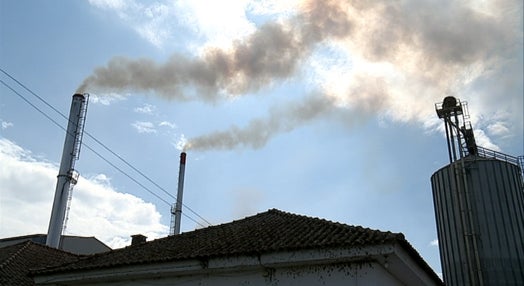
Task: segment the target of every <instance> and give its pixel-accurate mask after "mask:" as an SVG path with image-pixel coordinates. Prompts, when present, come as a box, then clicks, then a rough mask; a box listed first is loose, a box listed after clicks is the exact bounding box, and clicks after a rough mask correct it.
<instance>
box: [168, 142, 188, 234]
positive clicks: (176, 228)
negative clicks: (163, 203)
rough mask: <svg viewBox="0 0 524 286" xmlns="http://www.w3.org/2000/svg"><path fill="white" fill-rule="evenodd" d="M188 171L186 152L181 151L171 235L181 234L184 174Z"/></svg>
mask: <svg viewBox="0 0 524 286" xmlns="http://www.w3.org/2000/svg"><path fill="white" fill-rule="evenodd" d="M185 171H186V152H182V153H180V168H179V170H178V191H177V195H176V203H175V208H174V210H173V208H171V215H172V217H171V231H170V235H177V234H180V221H181V218H182V196H183V194H184V174H185Z"/></svg>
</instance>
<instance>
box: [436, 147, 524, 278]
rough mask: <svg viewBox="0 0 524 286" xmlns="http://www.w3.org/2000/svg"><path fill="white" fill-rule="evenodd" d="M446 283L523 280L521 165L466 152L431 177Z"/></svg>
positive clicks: (523, 246) (523, 237)
mask: <svg viewBox="0 0 524 286" xmlns="http://www.w3.org/2000/svg"><path fill="white" fill-rule="evenodd" d="M431 183H432V187H433V200H434V205H435V216H436V220H437V231H438V238H439V248H440V255H441V262H442V268H443V272H444V282H445V283H446V285H451V286H453V285H524V187H523V182H522V177H521V174H520V169H519V167H518V166H516V165H514V164H511V163H508V162H504V161H500V160H496V159H484V158H479V157H467V158H465V159H462V160H459V161H456V162H454V163H452V164H450V165H448V166H446V167H444V168H442V169H440V170H438V171H437V172H435V174H433V176H432V177H431Z"/></svg>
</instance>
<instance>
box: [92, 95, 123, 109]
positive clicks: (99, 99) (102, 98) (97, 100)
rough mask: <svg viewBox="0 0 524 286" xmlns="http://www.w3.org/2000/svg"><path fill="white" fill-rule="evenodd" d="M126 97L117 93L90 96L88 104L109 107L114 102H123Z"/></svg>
mask: <svg viewBox="0 0 524 286" xmlns="http://www.w3.org/2000/svg"><path fill="white" fill-rule="evenodd" d="M125 99H126V96H125V95H122V94H119V93H114V92H111V93H104V94H90V95H89V102H90V103H93V104H102V105H106V106H107V105H111V104H112V103H114V102H118V101H122V100H125Z"/></svg>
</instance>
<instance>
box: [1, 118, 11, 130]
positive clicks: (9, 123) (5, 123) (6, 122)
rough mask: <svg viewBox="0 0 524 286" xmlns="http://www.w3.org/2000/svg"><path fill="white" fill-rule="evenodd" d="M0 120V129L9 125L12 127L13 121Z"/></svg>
mask: <svg viewBox="0 0 524 286" xmlns="http://www.w3.org/2000/svg"><path fill="white" fill-rule="evenodd" d="M0 122H1V123H2V124H1V126H2V130H5V129H7V128H9V127H13V123H12V122H8V121H3V120H1V119H0Z"/></svg>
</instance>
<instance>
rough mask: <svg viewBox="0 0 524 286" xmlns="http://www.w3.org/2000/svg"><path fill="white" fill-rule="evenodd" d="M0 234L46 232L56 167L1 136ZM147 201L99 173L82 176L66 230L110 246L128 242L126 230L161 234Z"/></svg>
mask: <svg viewBox="0 0 524 286" xmlns="http://www.w3.org/2000/svg"><path fill="white" fill-rule="evenodd" d="M0 161H1V162H2V164H0V191H1V194H2V195H1V196H0V225H1V228H0V237H10V236H18V235H27V234H34V233H46V232H47V226H48V224H49V217H50V214H51V207H52V200H53V196H54V191H55V185H56V174H57V172H58V167H57V166H56V165H55V164H51V163H47V162H42V161H38V160H37V159H35V157H34V156H32V154H31V152H30V151H27V150H24V149H23V148H22V147H20V146H18V145H16V144H15V143H14V142H12V141H9V140H7V139H4V138H0ZM160 218H161V215H160V213H159V212H158V211H157V210H156V208H155V206H154V205H153V204H151V203H148V202H144V201H143V200H142V199H140V198H138V197H135V196H133V195H130V194H125V193H121V192H117V191H116V190H115V189H114V188H113V187H112V186H111V184H110V179H109V178H108V177H107V176H106V175H104V174H98V175H96V176H93V177H92V178H84V177H81V178H80V179H79V181H78V184H77V185H76V186H75V188H74V191H73V199H72V202H71V211H70V213H69V220H68V226H67V229H66V234H74V235H82V236H95V237H97V238H98V239H100V240H102V241H103V242H104V243H106V244H108V245H109V246H111V247H113V248H115V247H122V246H125V245H128V244H129V243H130V235H132V234H137V233H141V234H144V235H146V236H148V237H149V238H150V239H153V238H158V237H162V236H165V235H166V234H167V232H168V227H167V226H165V225H163V224H162V223H161V222H160Z"/></svg>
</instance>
